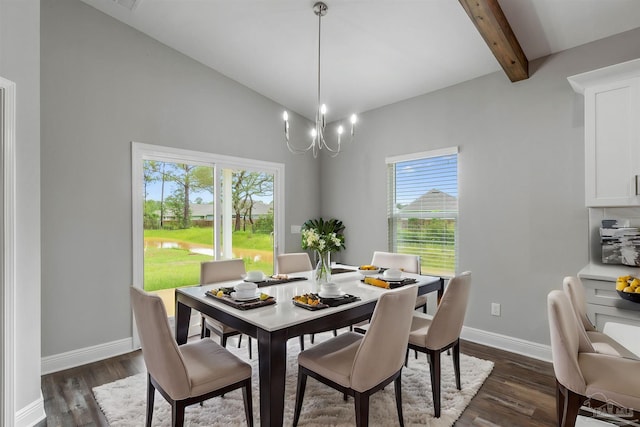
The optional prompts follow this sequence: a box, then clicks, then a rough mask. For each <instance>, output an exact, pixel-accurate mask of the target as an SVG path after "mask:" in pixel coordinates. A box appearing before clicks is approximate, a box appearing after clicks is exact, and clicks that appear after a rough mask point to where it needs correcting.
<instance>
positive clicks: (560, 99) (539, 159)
mask: <svg viewBox="0 0 640 427" xmlns="http://www.w3.org/2000/svg"><path fill="white" fill-rule="evenodd" d="M639 56H640V29H639V30H634V31H631V32H627V33H624V34H622V35H619V36H616V37H612V38H609V39H605V40H601V41H598V42H595V43H591V44H589V45H584V46H581V47H578V48H575V49H571V50H568V51H565V52H562V53H559V54H556V55H552V56H550V57H547V58H543V59H541V60H537V61H534V62H533V63H532V64H531V71H532V73H531V74H532V75H531V77H530V78H529V79H528V80H526V81H522V82H519V83H515V84H513V83H510V82H509V80H508V79H507V77H506V76H505V75H504V73H502V72H497V73H493V74H490V75H487V76H483V77H481V78H478V79H475V80H472V81H468V82H465V83H462V84H459V85H456V86H453V87H449V88H446V89H443V90H440V91H438V92H434V93H430V94H427V95H423V96H419V97H416V98H413V99H410V100H407V101H404V102H400V103H397V104H394V105H389V106H386V107H383V108H380V109H377V110H374V111H370V112H367V113H365V114H362V115H361V117H360V119H361V120H360V127H359V135H358V138H357V142H356V143H355V144H354V145H353V146H351V147H349V148H348V149H347V150H346V151H345V152H344V153H343V154H341V155H340V156H338V157H337V158H336V159H332V160H331V161H325V162H323V169H322V176H323V181H324V183H326V184H327V185H325V186H323V188H322V205H321V206H322V213H323V214H324V215H327V216H336V217H338V218H340V219H342V220H343V221H344V223H345V225H346V232H347V236H346V242H347V250H346V251H345V252H344V253H343V254H342V259H343V260H344V261H345V262H347V263H351V264H360V263H364V262H367V261H368V260H370V259H371V252H372V251H373V250H376V249H378V250H386V249H387V236H386V229H387V222H386V173H385V156H389V155H399V154H407V153H413V152H420V151H427V150H433V149H437V148H442V147H449V146H458V147H459V148H460V153H459V196H460V206H459V209H460V220H459V221H460V222H459V263H458V272H462V271H464V270H471V271H472V272H473V292H472V295H471V302H470V306H469V310H468V312H467V321H466V322H465V324H466V325H467V326H470V327H473V328H478V329H481V330H485V331H490V332H494V333H498V334H504V335H507V336H512V337H516V338H520V339H523V340H528V341H533V342H537V343H546V344H548V343H549V338H548V336H549V332H548V326H547V320H546V295H547V293H548V292H549V291H550V290H551V289H557V288H560V287H561V286H562V278H563V277H564V276H566V275H575V274H577V272H578V271H579V269H580V268H582V267H583V266H584V265H586V264H587V262H588V260H589V258H588V241H587V233H588V225H587V224H588V213H587V209H586V208H585V205H584V142H583V141H584V136H583V135H584V126H583V122H584V119H583V98H582V97H581V96H578V95H576V94H575V93H574V92H573V90H572V89H571V87H570V86H569V83H568V82H567V80H566V78H567V76H570V75H573V74H577V73H580V72H584V71H588V70H591V69H596V68H600V67H603V66H607V65H611V64H615V63H619V62H623V61H627V60H630V59H633V58H637V57H639ZM337 189H340V191H336V190H337ZM365 236H366V238H364V237H365ZM491 302H498V303H501V304H502V316H501V317H492V316H491V315H490V304H491Z"/></svg>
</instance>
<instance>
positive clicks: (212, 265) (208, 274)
mask: <svg viewBox="0 0 640 427" xmlns="http://www.w3.org/2000/svg"><path fill="white" fill-rule="evenodd" d="M246 272H247V271H246V270H245V268H244V261H243V260H242V259H222V260H217V261H208V262H203V263H201V264H200V284H201V285H207V284H209V283H218V282H226V281H228V280H239V279H242V277H243V275H244V274H245V273H246Z"/></svg>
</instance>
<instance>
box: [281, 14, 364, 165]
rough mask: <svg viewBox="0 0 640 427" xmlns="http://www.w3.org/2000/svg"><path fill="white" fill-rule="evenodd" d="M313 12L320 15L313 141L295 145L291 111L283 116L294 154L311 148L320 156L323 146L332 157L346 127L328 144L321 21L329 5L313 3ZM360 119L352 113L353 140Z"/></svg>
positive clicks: (290, 149)
mask: <svg viewBox="0 0 640 427" xmlns="http://www.w3.org/2000/svg"><path fill="white" fill-rule="evenodd" d="M313 13H315V14H316V15H317V16H318V104H317V107H316V122H315V126H314V127H313V129H311V143H310V144H309V145H308V146H306V147H304V148H299V147H295V146H294V145H293V144H292V143H291V141H290V140H289V113H287V112H286V111H285V112H284V113H283V114H282V118H283V119H284V137H285V139H286V141H287V148H288V149H289V151H291V152H292V153H294V154H302V153H305V152H307V151H309V150H312V153H313V157H314V158H316V157H318V152H319V151H320V150H322V149H323V148H324V149H326V150H327V151H328V152H329V154H330V156H331V157H335V156H337V155H338V153H340V149H341V140H342V134H343V133H344V128H343V127H342V125H339V126H338V128H337V143H336V144H332V145H330V144H327V140H326V139H325V132H324V131H325V124H326V115H327V106H326V105H325V104H321V103H320V100H321V96H320V34H321V31H320V29H321V23H322V17H323V16H324V15H326V14H327V5H326V4H324V3H323V2H320V1H319V2H317V3H316V4H314V5H313ZM357 121H358V117H357V116H356V115H355V114H352V115H351V118H350V122H351V139H350V141H353V136H354V135H355V125H356V122H357Z"/></svg>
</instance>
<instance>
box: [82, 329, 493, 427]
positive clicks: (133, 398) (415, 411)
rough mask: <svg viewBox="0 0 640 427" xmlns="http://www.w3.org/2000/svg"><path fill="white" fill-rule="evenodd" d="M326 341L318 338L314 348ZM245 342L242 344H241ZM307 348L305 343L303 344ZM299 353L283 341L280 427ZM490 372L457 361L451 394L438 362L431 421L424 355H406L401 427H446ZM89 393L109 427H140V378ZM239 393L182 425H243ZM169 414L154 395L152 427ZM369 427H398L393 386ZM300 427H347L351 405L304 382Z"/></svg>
mask: <svg viewBox="0 0 640 427" xmlns="http://www.w3.org/2000/svg"><path fill="white" fill-rule="evenodd" d="M331 336H332V335H331V334H330V333H328V334H318V335H316V342H319V341H322V340H324V339H328V338H330V337H331ZM244 342H246V338H245V340H243V343H244ZM253 344H254V358H253V360H251V365H252V366H253V409H254V424H255V425H260V415H259V395H258V360H257V358H256V353H257V351H256V349H255V348H256V347H257V346H256V345H255V340H254V341H253ZM307 345H310V344H308V340H307ZM227 348H228V349H229V350H230V351H232V352H233V353H235V354H237V355H238V356H240V357H242V358H243V359H245V360H248V356H247V349H246V347H245V346H244V345H243V347H242V348H237V347H235V346H234V340H229V342H228V344H227ZM299 351H300V347H299V341H298V339H297V338H295V339H291V340H289V343H288V349H287V363H288V364H287V382H286V396H285V412H284V424H285V425H291V423H292V420H293V409H294V402H295V393H296V381H297V374H298V368H297V355H298V353H299ZM492 369H493V362H490V361H486V360H482V359H477V358H475V357H471V356H467V355H464V354H463V355H461V357H460V370H461V378H462V390H461V391H459V390H456V388H455V376H454V374H453V366H452V362H451V357H450V356H447V355H443V356H442V415H441V417H440V418H439V419H438V418H434V417H433V403H432V398H431V382H430V380H429V365H428V363H427V358H426V355H424V354H419V355H418V359H417V360H416V359H415V358H414V356H413V352H411V354H410V357H409V367H408V368H404V369H403V370H402V401H403V402H402V403H403V406H402V407H403V412H404V422H405V425H407V426H412V425H413V426H416V425H420V426H433V427H436V426H437V427H444V426H451V425H453V423H454V422H455V420H456V419H458V417H459V416H460V415H461V414H462V412H463V411H464V408H465V407H466V406H467V405H468V404H469V402H470V401H471V399H472V398H473V396H474V395H475V394H476V393H477V391H478V389H479V388H480V386H481V385H482V383H483V382H484V380H485V379H486V378H487V377H488V376H489V374H490V373H491V370H492ZM93 393H94V395H95V397H96V400H97V401H98V404H99V405H100V407H101V408H102V411H103V412H104V414H105V415H106V417H107V420H109V424H110V425H111V426H143V425H144V420H145V406H146V374H138V375H134V376H131V377H128V378H124V379H122V380H118V381H115V382H113V383H109V384H104V385H102V386H99V387H95V388H94V389H93ZM243 408H244V407H243V402H242V392H241V391H240V390H236V391H233V392H231V393H228V394H226V395H225V396H224V397H217V398H213V399H210V400H208V401H206V402H204V406H202V407H201V406H199V405H192V406H190V407H188V408H187V410H186V415H185V424H186V425H188V426H242V425H246V423H245V417H244V409H243ZM170 421H171V408H170V406H169V404H168V403H167V402H166V401H165V400H164V398H163V397H162V396H161V395H160V394H159V393H158V392H157V391H156V398H155V407H154V411H153V426H169V425H170ZM369 423H370V425H372V426H392V425H398V415H397V412H396V406H395V396H394V391H393V384H390V385H388V386H387V387H386V388H385V389H384V390H381V391H379V392H378V393H376V394H374V395H373V396H372V397H371V400H370V413H369ZM299 425H300V426H353V425H355V410H354V404H353V399H351V398H349V400H348V401H346V402H345V401H344V400H343V398H342V394H341V393H339V392H337V391H335V390H333V389H331V388H329V387H327V386H325V385H324V384H321V383H319V382H317V381H316V380H315V379H313V378H309V379H308V381H307V388H306V392H305V397H304V402H303V405H302V414H301V416H300V422H299Z"/></svg>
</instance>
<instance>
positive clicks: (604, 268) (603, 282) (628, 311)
mask: <svg viewBox="0 0 640 427" xmlns="http://www.w3.org/2000/svg"><path fill="white" fill-rule="evenodd" d="M627 274H630V275H632V276H635V277H639V276H640V269H638V268H635V267H626V266H619V265H611V266H609V265H597V264H589V265H587V266H586V267H584V268H583V269H582V270H580V272H579V273H578V277H579V278H580V280H581V281H582V284H583V285H584V293H585V299H586V303H587V317H588V318H589V320H591V322H592V323H593V324H594V325H595V326H596V328H597V329H598V330H599V331H602V330H603V328H604V325H605V323H607V322H614V323H621V324H624V325H631V326H637V327H640V303H635V302H631V301H627V300H625V299H622V298H620V296H619V295H618V293H617V292H616V279H617V278H618V277H619V276H625V275H627Z"/></svg>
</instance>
